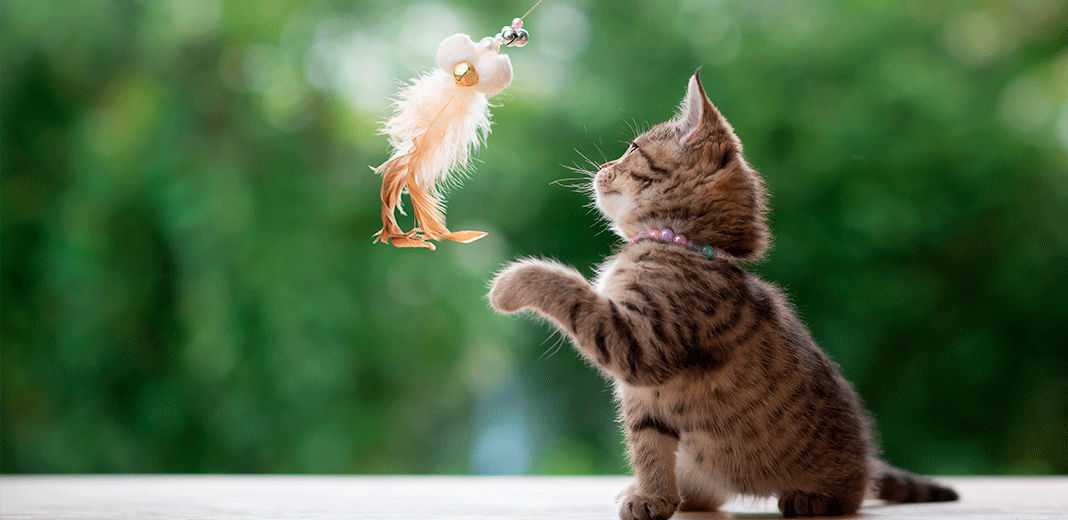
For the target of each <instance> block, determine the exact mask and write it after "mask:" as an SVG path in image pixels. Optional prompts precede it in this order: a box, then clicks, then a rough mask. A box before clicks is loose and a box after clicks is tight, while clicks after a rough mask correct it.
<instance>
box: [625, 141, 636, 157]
mask: <svg viewBox="0 0 1068 520" xmlns="http://www.w3.org/2000/svg"><path fill="white" fill-rule="evenodd" d="M637 149H638V145H637V144H636V143H635V142H634V141H631V142H630V148H627V152H626V153H624V154H623V155H626V154H628V153H630V152H633V151H634V150H637Z"/></svg>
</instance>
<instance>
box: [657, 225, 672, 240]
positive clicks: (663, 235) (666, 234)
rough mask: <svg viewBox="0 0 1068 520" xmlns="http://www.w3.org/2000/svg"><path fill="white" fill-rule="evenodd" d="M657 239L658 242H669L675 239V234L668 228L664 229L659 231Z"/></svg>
mask: <svg viewBox="0 0 1068 520" xmlns="http://www.w3.org/2000/svg"><path fill="white" fill-rule="evenodd" d="M658 238H660V240H667V241H668V242H671V240H672V239H673V238H675V233H674V232H672V231H671V230H670V229H668V228H664V229H661V230H660V233H658Z"/></svg>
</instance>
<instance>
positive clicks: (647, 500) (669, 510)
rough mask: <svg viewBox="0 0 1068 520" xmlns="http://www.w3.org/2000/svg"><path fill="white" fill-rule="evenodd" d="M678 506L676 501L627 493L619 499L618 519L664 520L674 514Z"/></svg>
mask: <svg viewBox="0 0 1068 520" xmlns="http://www.w3.org/2000/svg"><path fill="white" fill-rule="evenodd" d="M678 506H679V500H678V499H667V498H664V497H658V496H653V495H646V494H644V493H638V492H636V491H629V492H627V493H626V494H624V495H623V496H621V497H620V503H619V518H620V519H621V520H666V519H667V518H671V515H673V514H675V509H676V508H678Z"/></svg>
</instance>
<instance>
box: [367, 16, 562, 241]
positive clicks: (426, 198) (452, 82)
mask: <svg viewBox="0 0 1068 520" xmlns="http://www.w3.org/2000/svg"><path fill="white" fill-rule="evenodd" d="M540 3H541V1H540V0H539V2H538V4H540ZM538 4H534V7H537V6H538ZM534 7H531V8H530V10H528V11H527V13H526V14H524V15H523V16H522V17H519V18H516V19H514V20H512V24H511V25H510V26H505V27H503V28H502V29H501V32H500V33H499V34H497V35H496V36H490V37H486V38H483V39H482V40H480V41H479V42H477V43H476V42H475V41H474V40H472V39H471V37H470V36H468V35H466V34H460V33H457V34H454V35H452V36H449V37H448V38H446V39H445V41H443V42H441V45H439V46H438V51H437V64H438V68H437V69H435V70H433V71H431V72H428V73H425V74H423V75H422V76H420V77H419V78H416V79H415V80H413V81H412V82H411V83H410V84H408V85H407V86H405V87H404V88H403V89H401V91H400V93H399V94H398V96H397V98H396V99H395V100H394V103H393V108H394V114H393V117H391V118H390V119H389V120H388V121H386V122H385V124H384V126H383V128H382V133H383V134H385V135H387V136H389V145H390V147H391V148H392V150H393V152H392V154H391V155H390V157H389V159H388V160H386V162H384V163H382V165H381V166H379V167H377V168H372V169H373V170H374V171H375V173H379V174H381V175H382V191H381V198H382V229H381V230H379V231H378V232H377V233H375V235H374V236H375V240H374V242H382V243H387V244H388V243H392V244H393V245H394V246H396V247H425V248H428V249H430V250H434V248H435V246H434V244H432V243H430V242H428V240H452V241H455V242H461V243H467V242H473V241H475V240H478V239H480V238H482V237H484V236H486V233H484V232H482V231H449V230H448V228H446V227H445V201H444V197H443V193H442V189H443V187H444V186H446V185H450V184H452V185H455V184H458V183H459V178H458V175H459V174H462V173H463V172H465V171H466V170H467V168H468V163H469V160H470V158H471V154H472V153H473V152H474V150H475V149H477V148H478V146H479V145H481V144H483V143H484V142H485V139H486V136H487V135H489V131H490V120H489V117H490V112H489V107H490V105H489V99H488V98H489V97H490V96H493V95H496V94H498V93H500V92H501V91H502V90H504V89H505V87H507V86H508V85H509V84H510V83H511V81H512V62H511V60H510V59H509V58H508V56H507V55H504V54H501V53H500V50H501V46H502V45H504V46H509V47H522V46H524V45H526V43H527V41H528V40H529V38H530V35H529V33H527V31H526V30H525V29H523V18H524V17H526V16H527V14H530V11H533V10H534ZM405 192H407V193H408V196H409V199H410V200H411V205H412V213H413V214H414V217H415V221H416V227H414V228H413V229H411V230H410V231H403V230H402V229H401V227H400V225H399V224H398V223H397V219H396V217H395V211H400V212H401V214H402V215H403V214H405V213H404V209H403V208H402V207H401V195H402V194H403V193H405Z"/></svg>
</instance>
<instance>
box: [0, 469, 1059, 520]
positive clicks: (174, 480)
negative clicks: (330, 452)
mask: <svg viewBox="0 0 1068 520" xmlns="http://www.w3.org/2000/svg"><path fill="white" fill-rule="evenodd" d="M627 480H628V479H627V478H626V477H409V476H249V475H232V476H222V475H188V476H186V475H115V476H11V475H8V476H3V477H0V518H3V519H5V520H6V519H10V520H16V519H17V520H22V519H88V518H93V519H133V518H136V519H146V520H152V519H192V518H213V519H223V520H227V519H253V518H255V519H260V518H279V519H295V518H309V519H310V518H315V519H328V520H329V519H351V520H361V519H382V520H385V519H405V520H421V519H471V520H475V519H491V518H492V519H501V518H524V519H527V518H529V519H550V518H551V519H559V520H568V519H604V520H613V519H615V518H618V517H617V516H616V509H615V505H614V498H615V496H616V494H617V493H618V492H619V491H620V490H621V489H623V487H624V486H625V485H626V483H627ZM942 480H944V481H945V482H948V483H950V484H952V485H953V486H954V487H955V488H956V489H957V491H958V492H959V493H960V494H961V497H962V498H961V500H960V501H959V502H951V503H941V504H912V505H883V504H880V503H879V502H874V501H873V502H869V503H867V504H865V506H864V508H863V509H862V510H861V514H860V515H857V516H856V517H857V518H867V519H870V520H879V519H883V518H910V519H936V518H937V519H944V518H968V519H971V518H984V519H1010V518H1011V519H1052V518H1068V477H1034V478H1032V477H1016V478H1000V477H954V478H944V479H942ZM724 509H725V510H726V511H729V513H718V514H707V513H679V514H676V515H675V518H678V519H708V518H732V517H734V518H779V514H778V511H777V510H776V509H775V503H774V502H773V501H772V500H771V499H768V500H755V499H742V500H736V501H732V502H729V503H728V504H727V505H726V507H725V508H724Z"/></svg>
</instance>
